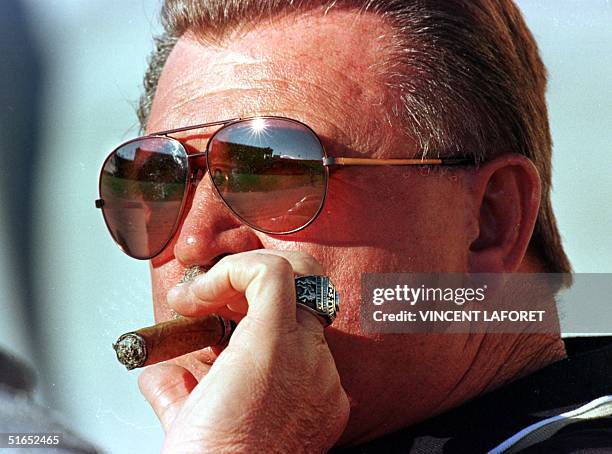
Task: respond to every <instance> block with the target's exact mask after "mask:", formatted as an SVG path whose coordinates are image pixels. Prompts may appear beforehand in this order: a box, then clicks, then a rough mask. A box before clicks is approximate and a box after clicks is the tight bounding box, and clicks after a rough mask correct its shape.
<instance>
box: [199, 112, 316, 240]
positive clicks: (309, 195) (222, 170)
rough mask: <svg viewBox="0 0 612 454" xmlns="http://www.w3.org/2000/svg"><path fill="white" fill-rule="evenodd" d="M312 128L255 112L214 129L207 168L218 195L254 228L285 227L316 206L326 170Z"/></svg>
mask: <svg viewBox="0 0 612 454" xmlns="http://www.w3.org/2000/svg"><path fill="white" fill-rule="evenodd" d="M322 158H323V147H322V146H321V143H320V141H319V139H318V137H317V136H316V135H315V134H314V132H313V131H312V130H311V129H310V128H308V127H307V126H305V125H303V124H302V123H299V122H297V121H294V120H289V119H281V118H256V119H250V120H245V121H241V122H237V123H232V124H230V125H229V126H226V127H225V128H223V129H221V130H219V131H218V132H217V133H216V134H215V135H214V137H213V138H212V139H211V141H210V143H209V145H208V168H209V170H210V174H211V177H212V180H213V183H214V186H215V187H216V189H217V191H218V192H219V195H220V196H221V197H222V198H223V200H224V201H225V202H226V204H227V205H228V206H229V207H230V209H231V210H232V211H233V212H234V213H235V214H236V215H237V216H238V217H240V218H241V219H242V220H243V221H245V222H246V223H247V224H249V225H251V226H252V227H254V228H257V229H259V230H263V231H266V232H270V233H288V232H292V231H295V230H297V229H300V228H302V227H304V226H305V225H307V224H308V223H309V222H310V221H312V219H314V217H315V216H316V215H317V213H318V212H319V211H320V209H321V206H322V204H323V200H324V197H325V187H326V178H327V174H326V172H325V167H324V166H323V162H322Z"/></svg>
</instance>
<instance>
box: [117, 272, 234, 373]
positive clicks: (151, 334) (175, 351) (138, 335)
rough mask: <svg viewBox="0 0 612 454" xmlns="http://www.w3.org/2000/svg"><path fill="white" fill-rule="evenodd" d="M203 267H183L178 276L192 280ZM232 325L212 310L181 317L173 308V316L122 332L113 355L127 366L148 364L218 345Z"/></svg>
mask: <svg viewBox="0 0 612 454" xmlns="http://www.w3.org/2000/svg"><path fill="white" fill-rule="evenodd" d="M203 272H204V270H203V269H202V268H201V267H199V266H197V265H196V266H191V267H189V268H187V269H186V270H185V272H184V274H183V277H182V278H181V280H180V283H185V282H189V281H192V280H194V279H195V278H196V277H197V276H198V275H200V274H202V273H203ZM234 328H236V323H235V322H234V321H233V320H226V319H224V318H223V317H220V316H218V315H215V314H212V315H207V316H206V317H201V318H193V317H182V316H180V315H178V314H177V313H176V312H174V320H169V321H167V322H162V323H158V324H157V325H153V326H148V327H146V328H141V329H139V330H137V331H132V332H129V333H125V334H122V335H121V336H119V339H117V342H115V343H114V344H113V348H114V349H115V353H116V354H117V359H118V360H119V362H120V363H121V364H123V365H124V366H125V367H126V368H127V369H128V370H131V369H136V368H138V367H145V366H150V365H151V364H156V363H159V362H162V361H167V360H169V359H172V358H176V357H178V356H181V355H185V354H187V353H191V352H194V351H196V350H201V349H203V348H206V347H212V346H214V345H222V344H223V343H225V342H226V341H227V340H228V339H229V338H230V336H231V335H232V331H233V330H234Z"/></svg>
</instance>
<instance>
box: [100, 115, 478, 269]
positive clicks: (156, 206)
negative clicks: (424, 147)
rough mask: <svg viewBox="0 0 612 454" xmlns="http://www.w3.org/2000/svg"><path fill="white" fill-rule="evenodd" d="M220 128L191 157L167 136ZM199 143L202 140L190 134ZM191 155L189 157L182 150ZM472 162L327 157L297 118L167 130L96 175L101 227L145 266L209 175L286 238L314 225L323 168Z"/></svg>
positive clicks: (121, 149) (245, 214) (259, 225)
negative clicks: (205, 177)
mask: <svg viewBox="0 0 612 454" xmlns="http://www.w3.org/2000/svg"><path fill="white" fill-rule="evenodd" d="M213 126H220V128H219V129H217V130H216V131H215V132H214V133H213V134H212V135H210V138H208V140H207V144H206V149H205V151H197V150H195V149H194V148H193V147H191V146H189V145H187V141H189V140H190V138H189V137H187V138H181V140H182V141H183V142H184V143H183V142H181V141H179V140H178V139H176V138H173V137H170V135H171V134H176V133H179V132H184V131H190V130H195V129H203V128H208V127H213ZM195 137H202V136H195ZM188 150H189V151H192V152H189V153H188ZM473 162H474V161H473V159H471V158H456V157H453V158H440V159H375V158H348V157H329V156H327V154H326V153H325V149H324V148H323V145H322V144H321V140H320V139H319V137H318V136H317V134H316V133H315V132H314V131H313V130H312V129H311V128H310V127H309V126H307V125H305V124H304V123H301V122H299V121H297V120H292V119H289V118H283V117H273V116H260V117H252V118H237V119H231V120H224V121H216V122H212V123H204V124H199V125H195V126H188V127H183V128H177V129H171V130H167V131H161V132H156V133H152V134H149V135H147V136H143V137H138V138H136V139H133V140H130V141H128V142H125V143H123V144H121V145H119V146H118V147H117V148H115V150H113V151H112V152H111V154H110V155H109V156H108V157H107V158H106V160H105V161H104V164H103V165H102V170H101V172H100V183H99V189H100V198H99V199H98V200H96V207H97V208H101V209H102V214H103V216H104V220H105V222H106V225H107V227H108V230H109V231H110V234H111V235H112V237H113V239H114V240H115V242H116V243H117V244H118V245H119V247H120V248H121V249H122V250H123V251H124V252H125V253H126V254H128V255H129V256H131V257H133V258H136V259H141V260H145V259H151V258H153V257H155V256H157V255H159V254H160V253H161V252H162V251H163V250H164V248H165V247H166V246H167V245H168V243H170V241H171V240H172V238H173V237H174V235H175V233H176V231H177V229H178V228H179V225H180V224H181V220H182V217H183V216H184V214H185V213H184V212H185V210H186V208H187V207H188V205H189V202H190V200H191V198H192V197H193V193H194V190H195V188H196V186H197V184H198V182H199V181H200V180H201V178H202V177H203V174H204V173H207V174H208V176H209V177H210V181H211V183H212V186H213V187H214V189H215V191H216V193H217V194H218V195H219V197H220V198H221V200H222V201H223V203H224V204H225V206H226V207H227V208H228V209H229V210H230V211H231V212H232V213H233V215H234V216H236V217H237V218H238V219H239V220H240V221H241V222H242V223H244V224H246V225H248V226H249V227H251V228H253V229H255V230H258V231H260V232H264V233H269V234H276V235H284V234H289V233H294V232H297V231H299V230H302V229H303V228H305V227H307V226H308V225H309V224H311V223H312V222H313V221H314V220H315V219H316V217H317V216H318V214H319V213H320V212H321V210H322V208H323V204H324V202H325V196H326V193H327V181H328V178H329V168H330V167H333V166H347V165H465V164H473Z"/></svg>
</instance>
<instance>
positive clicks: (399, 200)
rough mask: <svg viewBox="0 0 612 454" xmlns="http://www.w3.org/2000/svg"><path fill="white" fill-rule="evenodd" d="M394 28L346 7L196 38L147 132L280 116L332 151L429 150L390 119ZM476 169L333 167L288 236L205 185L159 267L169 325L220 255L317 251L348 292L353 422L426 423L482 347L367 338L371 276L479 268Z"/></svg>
mask: <svg viewBox="0 0 612 454" xmlns="http://www.w3.org/2000/svg"><path fill="white" fill-rule="evenodd" d="M391 34H392V32H391V30H390V28H389V27H388V26H387V25H385V24H384V23H383V21H382V20H380V19H379V18H378V17H376V16H374V15H370V14H365V15H362V16H358V15H356V14H355V13H353V12H339V11H336V12H331V13H329V14H328V15H326V16H324V17H323V16H322V15H321V14H313V15H307V16H300V17H290V18H285V19H282V20H278V21H276V22H274V23H273V24H270V23H264V24H262V25H261V26H259V27H257V28H254V29H252V30H250V31H248V32H246V33H243V34H240V35H235V36H231V37H230V38H229V39H228V40H227V41H226V42H225V43H224V44H223V45H222V46H214V45H209V44H203V43H201V42H198V41H197V39H196V38H194V37H193V36H189V35H186V36H184V37H183V38H181V39H180V40H179V42H178V43H177V45H176V47H175V49H174V50H173V52H172V54H171V55H170V57H169V59H168V62H167V64H166V66H165V68H164V71H163V74H162V76H161V79H160V81H159V86H158V90H157V93H156V96H155V101H154V103H153V108H152V112H151V117H150V121H149V124H148V128H147V130H148V132H154V131H158V130H164V129H170V128H175V127H181V126H188V125H193V124H198V123H204V122H210V121H215V120H224V119H228V118H235V117H241V116H244V117H246V116H254V115H279V116H285V117H290V118H295V119H297V120H300V121H302V122H304V123H306V124H307V125H309V126H310V127H312V128H313V129H314V131H316V133H317V134H318V135H319V136H320V138H321V139H322V142H323V145H324V146H325V148H326V150H327V153H328V154H329V155H331V156H353V157H359V156H363V157H387V158H389V157H394V158H396V157H413V156H415V155H416V156H418V150H417V149H416V146H415V144H414V143H413V142H412V141H411V140H410V139H409V138H407V137H406V135H405V134H403V133H402V132H401V130H400V127H399V121H398V119H397V118H395V117H393V116H392V115H390V114H389V112H391V105H392V104H393V102H394V101H396V100H395V99H394V97H396V96H397V93H395V92H393V91H392V90H390V89H389V88H388V87H387V86H386V85H385V74H384V71H385V65H384V62H385V61H386V58H387V57H388V51H387V50H386V49H385V46H386V45H388V43H389V40H390V36H391ZM464 172H467V171H465V170H450V169H435V170H432V171H430V172H426V171H424V170H423V169H422V168H418V167H406V166H400V167H379V166H377V167H346V168H340V169H335V170H332V172H331V176H330V181H329V189H328V195H327V200H326V202H325V206H324V208H323V211H322V212H321V214H320V215H319V217H318V218H317V219H316V221H315V222H314V223H313V224H311V225H310V226H309V227H307V228H306V229H304V230H302V231H300V232H297V233H294V234H290V235H282V236H280V235H276V236H274V235H266V234H263V233H259V232H256V231H253V230H251V229H249V228H248V227H246V226H244V225H241V224H240V222H239V221H238V220H236V219H235V218H234V217H233V216H232V215H231V214H230V212H229V211H228V209H227V208H226V207H225V206H224V205H223V203H222V202H221V201H220V200H219V199H218V196H217V195H216V194H215V193H214V190H213V188H212V187H211V185H210V182H209V180H208V179H203V180H202V181H201V183H200V184H199V186H198V188H197V191H196V194H195V198H194V200H193V204H192V206H191V208H190V210H189V212H188V214H187V216H186V218H185V220H184V222H183V225H182V227H181V228H180V230H179V232H178V233H177V235H176V237H175V239H174V241H173V242H172V243H171V245H169V246H168V248H167V249H166V251H164V253H163V254H162V255H161V256H160V257H158V258H157V259H154V260H153V261H152V267H151V268H152V271H151V272H152V279H153V296H154V305H155V316H156V319H157V320H158V321H161V320H166V319H169V318H171V314H170V311H169V309H168V307H167V305H166V294H167V292H168V290H169V289H170V288H171V287H173V286H174V285H176V284H177V283H178V281H179V279H180V278H181V276H182V274H183V271H184V269H185V268H186V267H188V266H190V265H203V266H204V267H205V268H206V267H210V266H211V265H212V264H214V262H215V261H216V259H218V258H219V256H221V255H224V254H232V253H238V252H242V251H246V250H250V249H258V248H269V249H277V250H299V251H304V252H307V253H309V254H311V255H312V256H313V257H314V258H315V259H316V260H318V261H319V262H320V263H321V264H322V266H323V268H324V269H325V271H326V274H327V275H329V276H330V277H331V279H332V280H333V282H334V283H335V284H336V286H337V288H338V289H339V292H340V295H341V312H340V315H339V316H338V318H337V319H336V321H335V323H334V325H333V328H329V329H328V330H326V337H327V339H328V342H329V345H330V348H331V350H332V353H333V355H334V358H335V360H336V364H337V367H338V370H339V372H340V376H341V379H342V383H343V386H344V387H345V389H346V390H347V392H348V394H349V396H350V399H351V404H352V411H351V418H352V420H353V421H359V420H360V418H366V417H368V418H372V417H373V418H374V419H376V418H377V411H378V410H377V408H380V409H381V410H380V419H381V424H382V423H383V422H382V418H383V415H388V414H393V413H390V412H389V409H390V408H391V409H393V408H394V407H395V408H397V409H400V408H401V409H402V411H403V412H405V408H406V406H407V405H410V406H411V407H412V408H414V418H415V419H416V418H420V417H424V416H426V415H427V412H430V411H431V409H432V408H435V407H436V403H437V402H440V401H441V400H442V399H444V398H446V397H447V394H448V392H449V390H451V389H452V388H453V387H454V386H455V385H456V377H457V376H461V371H463V370H465V369H466V368H467V366H469V363H470V361H471V360H472V359H473V351H474V350H475V349H476V348H477V345H476V344H477V343H474V345H473V346H472V345H470V344H469V343H468V342H466V339H465V338H462V337H460V336H434V335H430V336H423V335H421V336H407V335H378V334H364V333H362V332H361V329H360V322H359V307H360V304H361V297H360V293H361V277H362V273H365V272H368V273H384V272H410V271H419V272H427V271H463V270H466V267H467V263H468V250H467V246H466V245H469V241H468V235H470V233H473V226H472V225H471V224H470V223H471V221H469V216H467V215H466V214H465V213H466V212H469V211H471V210H473V207H471V204H470V202H469V199H468V198H467V196H465V193H466V187H467V185H468V183H467V182H466V178H465V174H464ZM192 368H193V369H197V366H196V365H195V361H194V365H193V366H192ZM387 389H391V390H399V389H404V390H405V393H403V394H399V395H398V393H397V392H393V393H385V390H387ZM366 413H367V414H366ZM388 423H389V424H390V425H393V424H394V423H393V421H389V422H388Z"/></svg>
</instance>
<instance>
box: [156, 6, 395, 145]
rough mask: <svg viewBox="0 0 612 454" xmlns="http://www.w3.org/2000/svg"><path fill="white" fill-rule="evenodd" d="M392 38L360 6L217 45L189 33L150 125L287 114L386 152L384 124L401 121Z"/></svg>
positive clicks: (167, 73) (262, 28) (267, 25)
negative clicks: (395, 107)
mask: <svg viewBox="0 0 612 454" xmlns="http://www.w3.org/2000/svg"><path fill="white" fill-rule="evenodd" d="M392 35H393V32H392V29H391V28H390V26H388V25H387V24H385V22H384V21H383V20H382V19H381V18H380V17H379V16H376V15H374V14H371V13H365V14H359V13H357V12H355V11H333V12H328V13H327V14H324V13H323V12H318V11H313V12H310V13H305V14H301V15H292V16H288V17H283V18H279V19H275V20H274V21H272V22H269V21H266V22H263V23H261V24H258V25H257V26H254V27H253V28H249V29H248V30H242V31H240V32H236V33H234V34H232V35H230V36H229V37H228V38H226V39H225V40H224V41H223V42H221V43H214V44H213V43H206V42H203V41H201V40H199V39H198V38H197V36H196V35H195V34H194V33H187V34H185V35H184V36H183V37H181V39H180V40H179V41H178V42H177V44H176V46H175V48H174V49H173V51H172V53H171V54H170V56H169V58H168V60H167V62H166V65H165V67H164V70H163V72H162V75H161V77H160V80H159V84H158V88H157V92H156V95H155V99H154V102H153V106H152V110H151V116H150V120H149V124H148V127H147V130H148V131H149V132H152V131H156V130H162V129H169V128H174V127H181V126H187V125H190V124H197V123H203V122H208V121H215V120H221V119H227V118H233V117H238V116H252V115H258V114H270V115H284V116H288V117H292V118H296V119H298V120H302V121H304V122H306V123H308V124H309V125H310V126H312V127H313V128H314V129H315V130H316V131H317V132H318V133H319V134H321V135H329V136H331V137H336V138H341V139H342V140H343V141H344V142H345V143H346V142H350V143H351V145H354V146H355V147H358V148H364V149H368V148H370V147H377V148H379V147H380V146H381V145H382V143H383V142H386V141H388V140H387V139H386V138H385V135H384V134H382V133H381V126H382V125H385V124H386V125H388V124H389V123H391V122H393V120H392V119H391V118H389V112H390V111H391V110H392V109H391V108H390V105H391V102H392V96H393V95H392V94H391V93H390V90H389V89H388V88H387V86H386V83H385V81H386V76H385V69H386V61H387V59H388V55H389V46H390V43H391V42H392V41H391V40H392ZM366 132H367V133H366ZM377 135H378V136H379V137H377ZM340 136H342V137H340Z"/></svg>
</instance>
